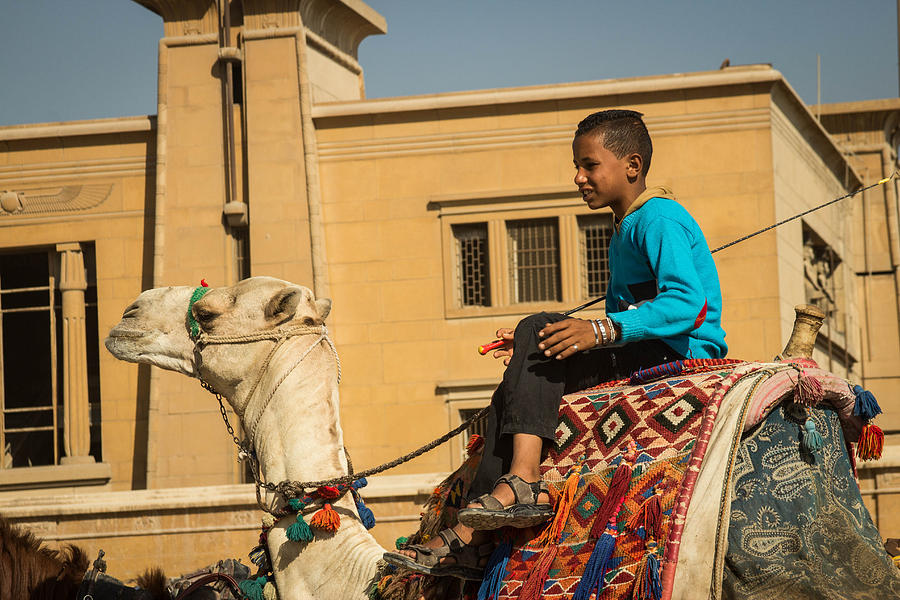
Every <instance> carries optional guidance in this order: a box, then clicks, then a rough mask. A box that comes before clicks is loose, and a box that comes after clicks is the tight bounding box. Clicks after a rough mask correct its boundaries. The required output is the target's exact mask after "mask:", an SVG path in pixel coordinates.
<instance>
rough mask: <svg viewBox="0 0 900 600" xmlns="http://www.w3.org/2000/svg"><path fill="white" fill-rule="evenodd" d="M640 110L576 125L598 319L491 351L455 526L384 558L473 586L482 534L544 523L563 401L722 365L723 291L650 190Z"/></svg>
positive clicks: (566, 323)
mask: <svg viewBox="0 0 900 600" xmlns="http://www.w3.org/2000/svg"><path fill="white" fill-rule="evenodd" d="M642 116H643V115H642V114H641V113H638V112H635V111H631V110H605V111H601V112H597V113H594V114H591V115H589V116H588V117H587V118H585V119H584V120H583V121H581V122H580V123H579V124H578V129H577V130H576V131H575V138H574V140H573V142H572V158H573V162H574V164H575V185H576V186H578V191H579V192H581V195H582V198H583V199H584V201H585V202H586V203H587V205H588V206H589V207H590V208H591V210H597V209H601V208H605V207H609V208H610V209H612V212H613V214H614V216H615V221H614V225H615V231H614V233H613V236H612V239H611V240H610V245H609V269H610V278H609V285H608V287H607V290H606V317H605V318H603V319H596V320H590V319H578V318H571V317H566V316H564V315H561V314H558V313H539V314H536V315H531V316H529V317H526V318H525V319H523V320H522V321H520V322H519V324H518V325H517V326H516V328H515V330H511V329H500V330H498V331H497V337H498V338H500V339H502V340H504V341H505V342H506V344H505V346H504V347H503V348H502V349H500V350H497V351H496V352H494V357H495V358H503V359H504V361H503V362H504V364H505V365H506V371H505V372H504V374H503V381H502V382H501V384H500V385H499V386H498V387H497V390H496V391H495V392H494V395H493V399H492V401H491V407H490V412H489V413H488V428H487V433H486V436H485V448H484V454H483V457H482V460H481V464H480V466H479V468H478V472H477V473H476V475H475V479H474V480H473V482H472V485H471V489H470V492H469V498H470V501H469V504H468V506H467V507H466V508H464V509H463V510H461V511H460V512H459V515H458V516H459V523H458V524H457V525H456V526H455V527H453V528H452V529H445V530H444V531H442V532H441V533H440V534H439V535H438V536H435V537H434V538H432V539H430V540H428V541H427V542H426V543H424V544H418V545H413V546H408V547H406V548H404V549H403V550H400V551H398V552H388V553H386V554H385V560H386V561H387V562H390V563H392V564H395V565H398V566H403V567H407V568H409V569H412V570H414V571H418V572H420V573H427V574H431V575H450V576H455V577H460V578H464V579H481V577H482V573H483V571H484V565H485V564H486V562H487V558H488V556H489V555H490V553H491V551H492V548H493V546H492V544H491V536H490V534H488V533H486V531H489V530H493V529H498V528H500V527H517V528H521V527H531V526H534V525H537V524H540V523H542V522H543V521H546V520H547V519H549V518H550V517H552V516H553V509H552V507H551V505H550V496H549V493H548V489H547V485H546V484H545V483H544V482H543V481H542V480H541V474H540V468H539V467H540V463H541V460H542V458H543V457H544V456H545V453H546V448H548V447H549V445H550V444H555V443H556V440H555V432H556V427H557V422H558V411H559V402H560V399H561V398H562V396H563V395H565V394H566V393H570V392H575V391H578V390H583V389H586V388H589V387H593V386H595V385H598V384H599V383H602V382H604V381H610V380H614V379H621V378H624V377H628V376H629V375H631V373H633V372H634V371H637V370H639V369H642V368H647V367H650V366H654V365H658V364H662V363H666V362H670V361H673V360H679V359H683V358H722V357H724V356H725V354H726V352H727V350H728V349H727V346H726V345H725V332H724V330H723V329H722V327H721V324H720V321H721V313H722V295H721V292H720V290H719V277H718V274H717V272H716V266H715V263H714V262H713V259H712V255H711V254H710V251H709V247H708V246H707V243H706V239H705V238H704V236H703V232H702V231H701V230H700V227H699V226H698V225H697V223H696V221H694V219H693V217H691V215H690V214H689V213H688V212H687V211H686V210H685V209H684V208H683V207H682V206H681V205H680V204H678V203H677V202H676V201H675V200H674V197H673V195H672V192H671V191H669V190H667V189H665V188H662V187H652V188H648V187H647V185H646V176H647V172H648V171H649V169H650V158H651V156H652V153H653V148H652V143H651V140H650V135H649V133H648V132H647V128H646V126H645V125H644V122H643V121H642V119H641V117H642Z"/></svg>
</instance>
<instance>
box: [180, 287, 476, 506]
mask: <svg viewBox="0 0 900 600" xmlns="http://www.w3.org/2000/svg"><path fill="white" fill-rule="evenodd" d="M210 289H211V288H208V287H205V286H204V287H198V288H196V289H195V290H194V292H193V294H192V295H191V300H190V303H189V304H188V310H187V321H188V327H189V329H190V334H191V338H192V339H193V340H194V352H195V353H200V352H201V351H202V349H203V348H204V347H206V346H210V345H215V344H243V343H252V342H259V341H264V340H274V341H275V345H274V346H273V347H272V349H271V350H270V351H269V354H268V355H267V356H266V359H265V360H264V361H263V363H262V367H261V368H260V369H259V374H258V375H257V376H256V379H255V380H254V382H253V385H252V386H251V388H250V392H249V393H248V394H247V406H246V407H245V409H244V411H245V412H244V414H247V413H248V411H249V409H250V406H251V402H253V395H254V394H255V393H256V389H257V387H258V386H259V383H260V381H261V380H262V378H263V376H264V374H265V372H266V371H267V370H268V368H269V364H270V363H271V361H272V358H273V357H274V356H275V353H276V352H277V351H278V349H279V348H281V347H282V346H283V345H284V343H285V342H286V341H287V340H288V339H289V338H292V337H295V336H300V335H315V334H318V336H319V337H318V338H317V339H316V341H315V342H313V344H311V345H310V346H309V347H307V348H306V350H305V351H304V352H303V353H302V354H301V355H300V357H299V358H298V359H297V360H296V361H294V364H293V365H291V367H290V368H289V369H288V370H287V371H286V372H285V373H284V374H283V375H282V376H281V377H279V379H278V381H277V382H276V384H275V386H274V387H273V388H272V391H271V392H269V394H268V396H267V397H266V399H265V401H264V402H263V405H262V407H261V408H260V410H259V411H257V413H256V416H255V418H254V421H253V423H252V425H251V426H250V427H249V429H245V432H246V433H247V438H248V439H246V440H242V439H240V438H238V437H237V435H236V434H235V432H234V428H233V427H232V426H231V423H230V422H229V420H228V412H227V410H226V409H225V403H224V402H223V397H222V395H221V394H220V393H219V392H217V391H216V390H215V389H213V387H212V386H211V385H210V384H209V383H207V382H206V381H204V380H203V378H202V377H200V376H199V375H198V377H197V378H198V379H199V380H200V385H201V386H202V387H203V389H205V390H207V391H208V392H210V393H211V394H213V395H214V396H215V397H216V400H217V401H218V402H219V412H220V413H221V415H222V420H223V421H224V422H225V428H226V429H227V430H228V434H229V435H230V436H231V439H232V441H233V442H234V443H235V445H236V446H237V447H238V448H239V453H238V458H239V459H241V460H247V461H248V462H249V464H250V473H251V474H252V475H253V481H254V483H255V484H256V502H257V504H258V505H259V507H260V509H262V510H263V511H265V512H267V513H269V514H272V515H273V516H276V517H281V516H283V515H282V514H280V513H278V512H277V511H273V510H272V509H271V508H270V507H268V506H266V504H265V503H264V502H263V501H262V495H261V492H260V490H261V489H266V490H268V491H269V492H272V493H275V494H280V495H281V496H283V497H284V498H286V499H291V498H298V497H301V496H303V495H304V493H305V490H308V489H317V488H320V487H322V486H335V485H337V486H349V485H350V484H352V483H354V482H356V481H358V480H360V479H362V478H364V477H368V476H369V475H375V474H377V473H381V472H383V471H387V470H388V469H392V468H394V467H396V466H398V465H401V464H403V463H405V462H408V461H410V460H412V459H414V458H416V457H418V456H421V455H422V454H424V453H426V452H428V451H430V450H433V449H434V448H436V447H438V446H440V445H441V444H443V443H445V442H447V441H449V440H450V439H452V438H454V437H455V436H457V435H459V434H460V433H461V432H463V431H465V430H466V429H467V428H468V427H469V426H470V425H472V423H474V422H475V421H479V420H481V419H483V418H485V417H486V416H487V413H488V410H489V408H490V407H485V408H483V409H481V410H480V411H478V412H477V413H476V414H474V415H472V416H471V417H469V418H468V419H466V420H465V421H463V422H462V423H461V424H460V425H459V426H457V427H456V428H454V429H453V430H451V431H448V432H447V433H445V434H444V435H442V436H441V437H439V438H437V439H435V440H432V441H431V442H429V443H427V444H425V445H424V446H422V447H420V448H418V449H416V450H414V451H413V452H410V453H408V454H405V455H403V456H401V457H399V458H395V459H394V460H392V461H390V462H387V463H384V464H381V465H378V466H377V467H373V468H370V469H366V470H365V471H360V472H359V473H354V472H353V464H352V462H351V461H350V454H349V453H348V452H347V448H346V447H345V448H344V454H345V456H346V457H347V467H348V470H349V474H347V475H340V476H338V477H332V478H331V479H324V480H322V481H282V482H280V483H277V484H276V483H272V482H265V481H262V479H261V476H260V468H259V459H258V458H257V456H256V450H255V448H254V446H253V439H254V436H255V433H256V426H257V424H258V423H259V419H260V417H261V416H262V414H263V413H264V412H265V410H266V408H267V407H268V405H269V402H270V401H271V400H272V398H273V397H274V395H275V392H276V391H277V390H278V387H279V386H280V385H281V384H282V383H283V382H284V380H285V379H287V377H288V375H290V374H291V372H292V371H293V370H294V369H296V368H297V366H299V365H300V363H301V362H303V359H305V358H306V357H307V356H308V355H309V353H310V352H312V350H313V349H314V348H316V346H318V345H319V344H320V343H321V342H323V341H324V342H325V343H326V344H327V345H328V347H329V349H330V350H331V353H332V355H333V356H334V359H335V363H336V366H337V382H338V383H340V382H341V361H340V357H339V356H338V353H337V349H336V348H335V346H334V342H332V341H331V338H330V337H329V336H328V328H327V327H325V325H324V324H322V325H294V326H291V327H279V328H275V329H270V330H268V331H260V332H256V333H251V334H246V335H209V334H207V333H205V332H203V331H202V330H201V329H200V326H199V323H197V321H196V319H194V316H193V311H192V309H193V306H194V303H195V302H197V300H199V299H200V298H202V297H203V296H204V295H205V294H206V293H207V292H208V291H209V290H210ZM348 489H349V488H348ZM345 491H346V490H345ZM342 495H343V493H342ZM311 508H313V507H312V506H309V507H308V509H311Z"/></svg>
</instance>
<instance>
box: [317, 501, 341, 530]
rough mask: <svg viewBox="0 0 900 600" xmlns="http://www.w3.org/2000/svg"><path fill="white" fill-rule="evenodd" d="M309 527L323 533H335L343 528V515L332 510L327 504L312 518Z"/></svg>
mask: <svg viewBox="0 0 900 600" xmlns="http://www.w3.org/2000/svg"><path fill="white" fill-rule="evenodd" d="M309 526H310V527H315V528H316V529H321V530H323V531H331V532H335V531H337V530H338V528H339V527H340V526H341V515H339V514H338V513H337V511H336V510H334V509H333V508H331V505H330V504H326V505H325V506H323V507H322V508H321V509H319V510H318V511H316V514H314V515H313V516H312V519H310V520H309Z"/></svg>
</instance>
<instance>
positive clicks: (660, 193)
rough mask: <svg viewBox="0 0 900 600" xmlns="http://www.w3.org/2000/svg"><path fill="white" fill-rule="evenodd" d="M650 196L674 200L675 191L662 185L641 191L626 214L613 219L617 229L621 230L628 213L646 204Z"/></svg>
mask: <svg viewBox="0 0 900 600" xmlns="http://www.w3.org/2000/svg"><path fill="white" fill-rule="evenodd" d="M650 198H668V199H669V200H674V199H675V192H673V191H672V190H670V189H669V188H667V187H663V186H661V185H656V186H653V187H648V188H647V189H646V190H644V191H643V192H642V193H641V195H640V196H638V197H637V198H635V199H634V202H632V203H631V206H629V207H628V210H626V211H625V214H624V215H623V216H622V218H621V219H615V218H614V219H613V225H614V226H615V228H616V231H617V232H618V231H619V227H620V226H621V225H622V221H624V220H625V219H626V218H628V215H630V214H631V213H633V212H635V211H636V210H637V209H639V208H640V207H642V206H643V205H644V204H646V203H647V200H649V199H650Z"/></svg>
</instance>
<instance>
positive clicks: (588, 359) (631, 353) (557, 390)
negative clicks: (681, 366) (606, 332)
mask: <svg viewBox="0 0 900 600" xmlns="http://www.w3.org/2000/svg"><path fill="white" fill-rule="evenodd" d="M567 318H569V317H566V316H565V315H561V314H559V313H538V314H536V315H531V316H530V317H526V318H524V319H522V320H521V321H520V322H519V324H518V325H517V326H516V334H515V341H514V347H513V356H512V359H511V360H510V361H509V366H508V367H507V368H506V371H505V372H504V373H503V381H502V382H501V383H500V385H499V386H498V387H497V389H496V390H495V391H494V396H493V398H492V399H491V406H490V411H489V412H488V422H487V431H486V433H485V447H484V455H483V456H482V459H481V464H480V466H479V467H478V472H477V473H476V474H475V479H474V480H473V481H472V486H471V488H470V489H469V499H474V498H477V497H478V496H480V495H481V494H484V493H488V492H490V491H491V490H492V489H493V488H494V482H495V481H496V480H497V479H498V478H499V477H500V476H501V475H503V474H504V473H508V472H509V467H510V464H511V462H512V436H513V434H516V433H530V434H532V435H537V436H539V437H541V438H543V439H544V449H545V450H546V449H547V447H548V445H549V444H555V443H556V426H557V423H558V421H559V402H560V399H561V398H562V397H563V396H564V395H565V394H569V393H572V392H577V391H579V390H583V389H585V388H589V387H592V386H595V385H598V384H600V383H603V382H604V381H611V380H614V379H622V378H624V377H628V376H629V375H631V374H632V373H633V372H635V371H637V370H639V369H645V368H647V367H652V366H654V365H660V364H663V363H666V362H670V361H673V360H680V359H682V358H684V357H683V356H681V355H680V354H678V353H677V352H675V351H674V350H672V349H671V348H670V347H669V346H668V345H666V344H665V343H663V342H662V341H660V340H647V341H643V342H635V343H632V344H626V345H624V346H620V347H615V348H598V349H596V350H590V351H588V352H579V353H576V354H573V355H572V356H570V357H569V358H567V359H565V360H556V358H554V357H547V356H544V353H543V351H541V350H540V349H539V348H538V343H539V342H540V341H541V340H540V338H539V337H538V332H539V331H540V330H541V329H543V328H544V326H545V325H547V324H548V323H555V322H557V321H562V320H564V319H567Z"/></svg>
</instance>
